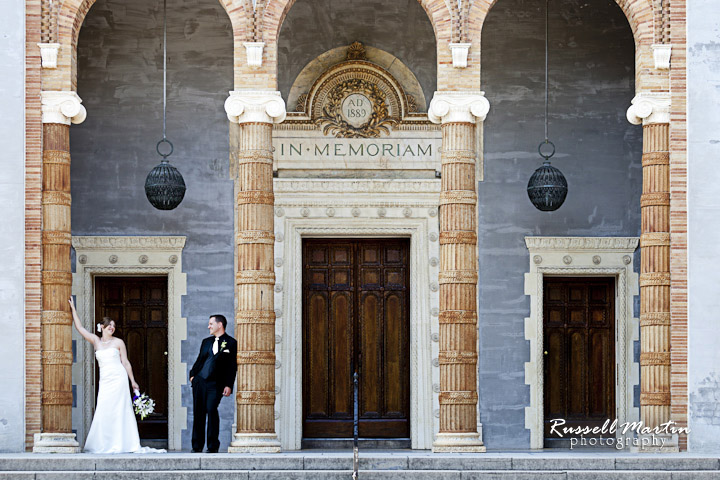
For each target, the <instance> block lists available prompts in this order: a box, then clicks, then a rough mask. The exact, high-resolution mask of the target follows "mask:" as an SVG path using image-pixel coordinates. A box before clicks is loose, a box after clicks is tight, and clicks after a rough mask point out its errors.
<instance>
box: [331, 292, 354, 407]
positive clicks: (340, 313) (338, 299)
mask: <svg viewBox="0 0 720 480" xmlns="http://www.w3.org/2000/svg"><path fill="white" fill-rule="evenodd" d="M331 304H332V307H331V311H332V313H331V316H332V319H333V321H332V324H331V325H332V336H331V338H330V348H331V349H332V351H331V358H332V363H331V365H332V368H331V369H330V373H331V375H329V376H328V379H329V381H330V388H331V392H330V398H331V399H332V400H334V404H333V408H332V410H331V416H332V417H333V418H342V419H347V418H352V416H353V390H352V388H351V387H352V385H350V384H348V382H347V381H346V379H347V378H348V377H352V368H353V367H352V352H353V345H352V338H353V325H352V315H351V313H352V295H350V293H349V292H346V291H342V292H333V293H332V300H331Z"/></svg>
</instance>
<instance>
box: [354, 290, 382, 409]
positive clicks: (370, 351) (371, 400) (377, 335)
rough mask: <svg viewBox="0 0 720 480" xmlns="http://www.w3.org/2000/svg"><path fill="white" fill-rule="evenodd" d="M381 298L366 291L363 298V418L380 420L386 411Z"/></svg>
mask: <svg viewBox="0 0 720 480" xmlns="http://www.w3.org/2000/svg"><path fill="white" fill-rule="evenodd" d="M378 297H379V295H378V292H366V293H364V294H363V296H362V298H361V299H360V322H359V327H360V353H361V355H362V370H361V373H362V376H361V378H360V415H362V416H363V417H365V418H380V416H381V411H382V408H381V404H380V401H381V397H382V391H381V389H382V368H381V365H382V349H381V348H379V347H380V345H379V341H381V338H382V337H381V332H382V325H381V321H380V310H381V305H380V301H379V299H378Z"/></svg>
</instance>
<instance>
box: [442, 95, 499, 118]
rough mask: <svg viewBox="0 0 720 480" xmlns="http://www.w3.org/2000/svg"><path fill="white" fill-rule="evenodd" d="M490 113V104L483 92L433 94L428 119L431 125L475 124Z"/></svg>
mask: <svg viewBox="0 0 720 480" xmlns="http://www.w3.org/2000/svg"><path fill="white" fill-rule="evenodd" d="M489 111H490V102H488V100H487V98H485V92H480V91H460V92H435V95H434V96H433V99H432V101H431V102H430V108H429V109H428V118H429V119H430V121H431V122H433V123H455V122H459V123H475V121H476V119H477V120H479V121H481V122H482V121H483V120H485V117H487V114H488V112H489Z"/></svg>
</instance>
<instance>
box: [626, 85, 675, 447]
mask: <svg viewBox="0 0 720 480" xmlns="http://www.w3.org/2000/svg"><path fill="white" fill-rule="evenodd" d="M669 111H670V95H669V94H667V93H641V94H639V95H637V96H636V97H635V98H634V99H633V100H632V106H631V107H630V108H629V109H628V113H627V117H628V120H629V121H630V122H631V123H633V124H635V125H639V124H640V123H642V125H643V156H642V166H643V189H642V196H641V198H640V206H641V235H640V256H641V266H640V418H641V420H642V421H643V422H644V424H645V426H647V427H651V428H652V427H656V426H658V425H660V424H662V423H665V422H667V421H668V420H670V152H669V145H670V142H669V130H670V114H669ZM671 443H672V444H671V445H667V444H666V446H669V448H671V449H672V448H674V449H677V440H676V439H675V441H674V442H671ZM650 449H653V450H656V448H654V447H650Z"/></svg>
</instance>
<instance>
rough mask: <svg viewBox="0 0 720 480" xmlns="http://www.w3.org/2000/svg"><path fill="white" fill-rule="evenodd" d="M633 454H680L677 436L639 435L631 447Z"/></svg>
mask: <svg viewBox="0 0 720 480" xmlns="http://www.w3.org/2000/svg"><path fill="white" fill-rule="evenodd" d="M630 451H631V452H632V453H678V452H679V451H680V444H679V442H678V436H677V435H638V436H637V438H636V439H635V442H634V443H633V445H632V446H631V447H630Z"/></svg>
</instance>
